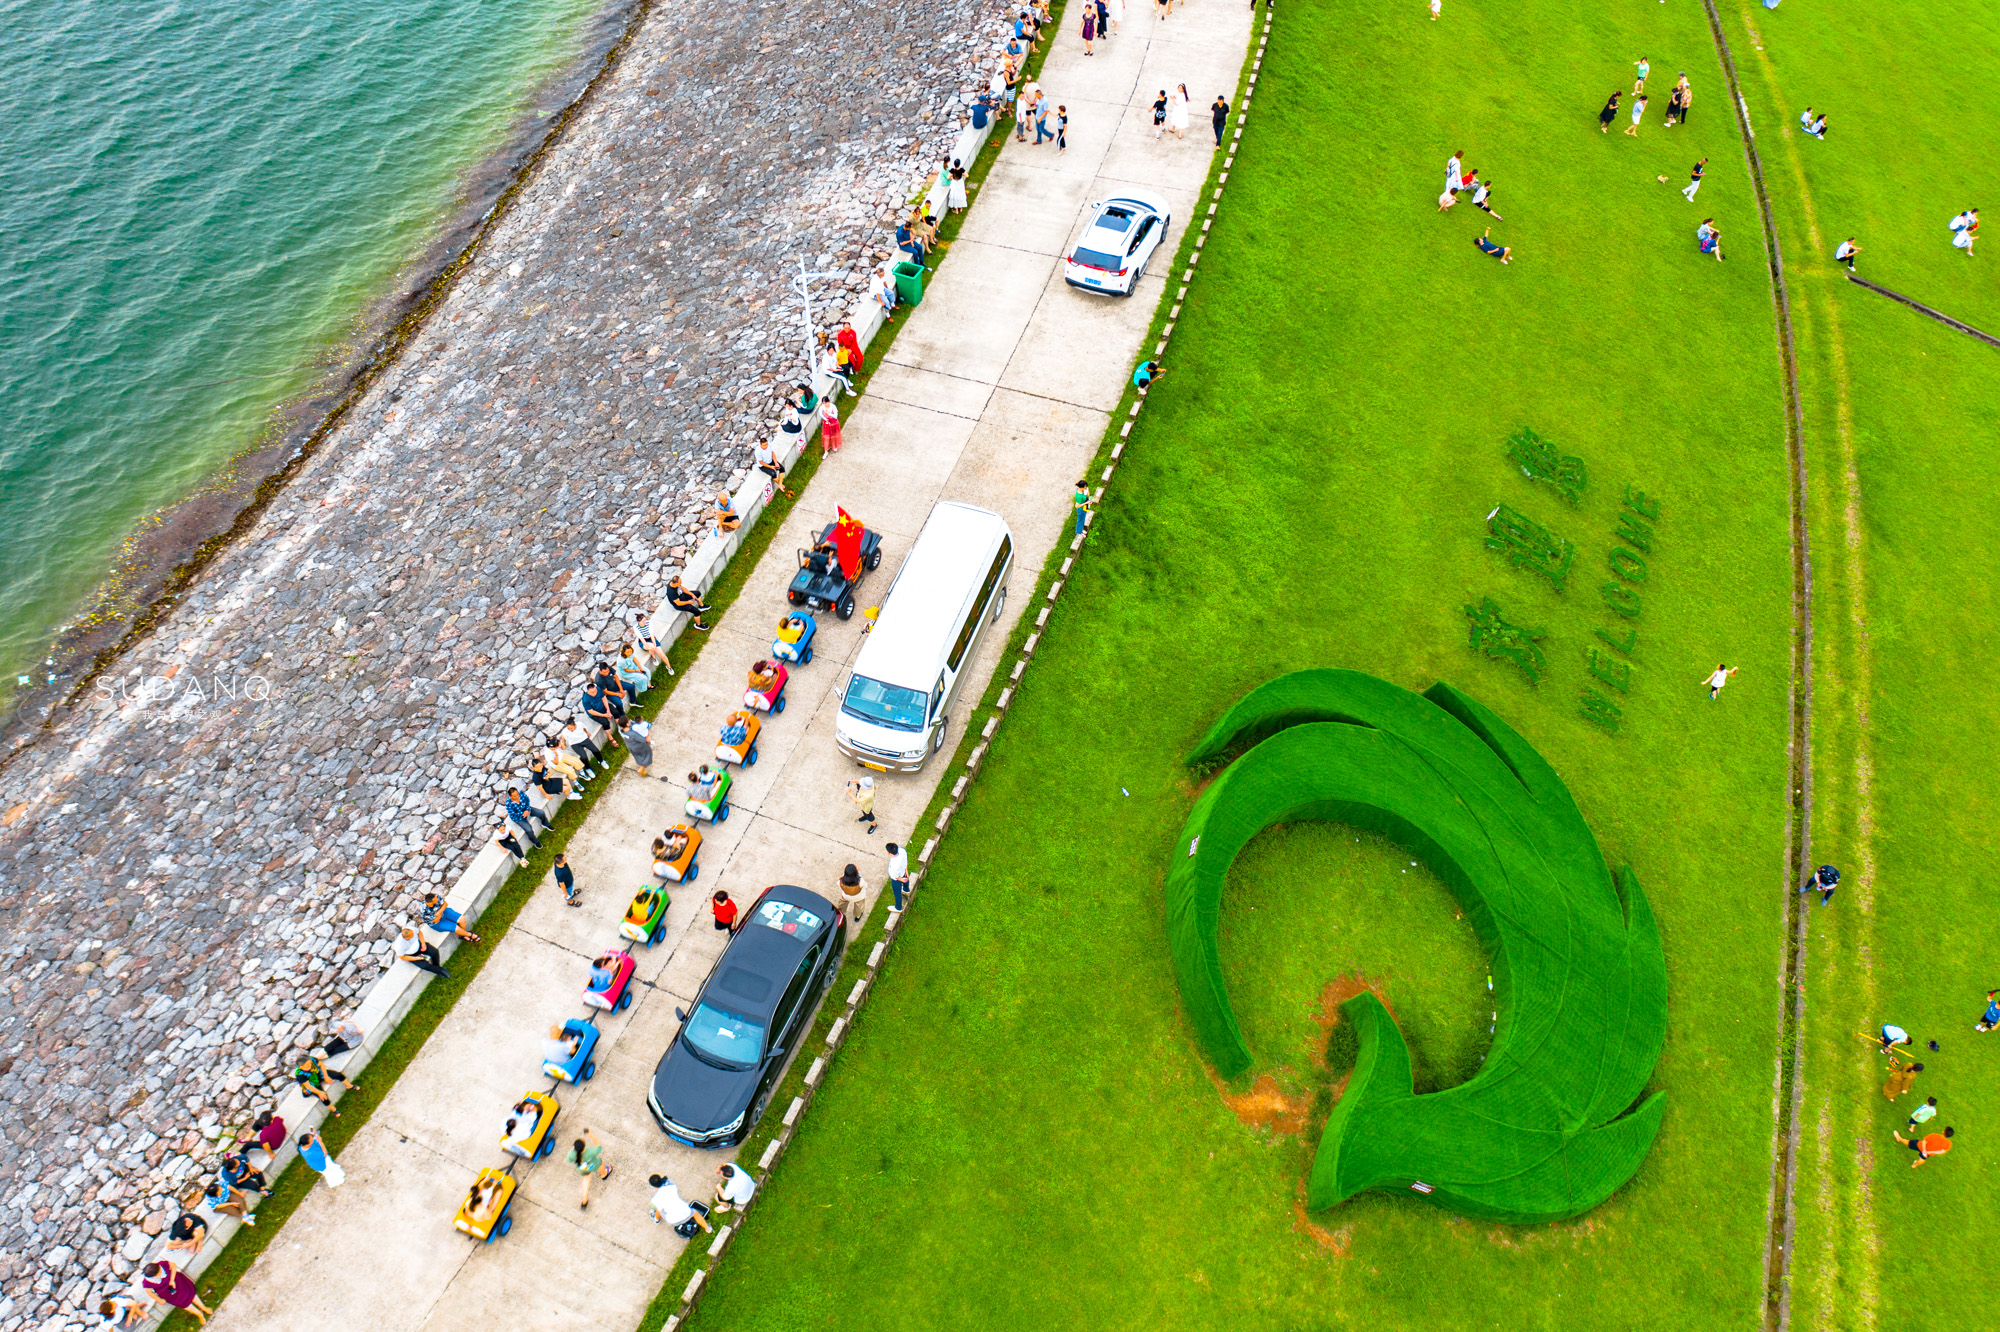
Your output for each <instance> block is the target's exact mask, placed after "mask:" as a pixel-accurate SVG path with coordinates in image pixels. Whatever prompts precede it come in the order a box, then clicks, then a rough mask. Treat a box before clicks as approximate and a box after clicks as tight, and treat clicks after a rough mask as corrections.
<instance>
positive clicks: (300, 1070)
mask: <svg viewBox="0 0 2000 1332" xmlns="http://www.w3.org/2000/svg"><path fill="white" fill-rule="evenodd" d="M405 933H408V931H405ZM329 1078H331V1079H332V1080H333V1081H335V1082H338V1083H340V1084H341V1085H342V1086H344V1087H346V1088H347V1090H349V1091H356V1090H358V1089H359V1088H360V1086H361V1084H360V1083H358V1082H349V1081H348V1080H347V1075H346V1074H345V1073H342V1072H340V1071H339V1070H338V1069H332V1068H328V1067H327V1066H326V1061H325V1060H324V1059H321V1058H320V1057H319V1056H318V1055H316V1054H308V1055H306V1056H305V1057H304V1058H303V1059H301V1060H299V1062H298V1064H297V1066H295V1067H294V1068H293V1069H292V1081H293V1082H294V1083H296V1084H298V1089H299V1090H300V1091H302V1092H304V1093H305V1094H306V1095H307V1096H310V1097H312V1098H313V1099H314V1100H316V1101H318V1102H319V1103H320V1104H321V1105H323V1106H325V1107H326V1108H327V1109H328V1110H331V1111H332V1112H333V1117H334V1118H335V1119H338V1118H340V1111H339V1110H337V1109H335V1108H334V1104H333V1098H332V1097H331V1096H329V1095H327V1091H326V1084H327V1079H329Z"/></svg>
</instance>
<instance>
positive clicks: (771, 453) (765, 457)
mask: <svg viewBox="0 0 2000 1332" xmlns="http://www.w3.org/2000/svg"><path fill="white" fill-rule="evenodd" d="M750 460H751V462H752V463H754V464H755V465H756V468H757V470H758V471H760V472H762V473H763V474H764V475H765V476H768V477H770V478H771V484H772V485H773V486H775V487H777V489H778V491H779V492H780V493H781V494H783V495H784V497H785V498H786V499H791V498H792V496H793V491H792V489H791V487H789V486H787V485H786V484H785V465H784V464H783V463H781V462H779V461H778V451H777V450H776V449H774V448H772V447H771V441H770V440H768V439H760V440H758V441H757V444H756V447H754V448H752V449H751V450H750Z"/></svg>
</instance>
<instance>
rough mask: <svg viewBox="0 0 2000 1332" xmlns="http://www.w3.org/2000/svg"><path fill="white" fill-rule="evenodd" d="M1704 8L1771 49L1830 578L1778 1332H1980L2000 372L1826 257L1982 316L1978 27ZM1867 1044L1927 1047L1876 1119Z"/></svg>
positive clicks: (1772, 147) (1992, 359)
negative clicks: (1802, 129) (1921, 1125)
mask: <svg viewBox="0 0 2000 1332" xmlns="http://www.w3.org/2000/svg"><path fill="white" fill-rule="evenodd" d="M1725 12H1727V13H1730V20H1729V21H1730V24H1731V25H1732V26H1731V40H1732V42H1737V43H1740V44H1739V47H1738V49H1739V51H1741V50H1743V49H1745V48H1746V47H1748V48H1750V49H1754V47H1756V46H1758V45H1761V46H1762V47H1763V48H1764V49H1763V51H1762V52H1761V53H1760V54H1759V60H1760V62H1761V63H1762V65H1763V68H1764V70H1765V73H1764V75H1763V76H1762V77H1759V78H1752V79H1750V81H1749V86H1748V89H1747V91H1748V95H1749V96H1750V99H1751V103H1752V113H1753V115H1754V116H1755V117H1756V118H1757V123H1758V124H1759V126H1760V127H1763V142H1764V144H1765V148H1766V153H1767V155H1775V154H1777V153H1778V152H1780V151H1782V152H1783V153H1784V154H1785V156H1786V158H1787V159H1788V160H1789V161H1790V162H1791V163H1792V172H1791V182H1790V183H1791V186H1792V187H1791V188H1789V189H1776V188H1774V191H1773V198H1774V202H1775V203H1776V205H1777V207H1778V211H1779V216H1780V225H1781V227H1782V228H1783V229H1784V244H1785V247H1786V253H1787V256H1788V257H1793V256H1796V257H1795V258H1793V262H1792V264H1791V267H1792V271H1793V273H1794V279H1793V292H1794V296H1795V299H1796V300H1797V301H1798V303H1799V305H1800V306H1801V308H1802V309H1803V310H1804V312H1805V317H1804V318H1802V320H1801V322H1800V328H1799V339H1800V357H1801V378H1802V382H1803V385H1804V387H1805V389H1806V403H1807V410H1808V413H1809V421H1808V426H1809V429H1808V440H1809V442H1810V443H1811V446H1812V448H1813V449H1814V461H1813V466H1814V470H1815V472H1816V473H1817V474H1818V475H1819V476H1821V477H1824V478H1825V482H1824V484H1822V486H1821V487H1820V489H1819V491H1818V494H1817V496H1816V498H1817V500H1818V503H1817V505H1816V508H1815V512H1814V515H1813V521H1814V536H1815V542H1816V545H1817V547H1818V548H1820V549H1822V550H1825V551H1828V552H1829V553H1830V554H1835V555H1837V556H1838V559H1837V561H1836V560H1829V561H1826V562H1823V564H1822V568H1821V570H1820V573H1821V576H1822V579H1823V580H1826V581H1825V582H1824V586H1825V588H1826V593H1827V595H1826V597H1825V600H1824V601H1823V604H1822V609H1821V614H1820V616H1819V637H1820V643H1821V652H1820V663H1819V678H1820V682H1821V693H1820V700H1819V702H1820V706H1819V713H1820V731H1819V734H1820V740H1821V743H1820V749H1819V758H1818V765H1817V769H1816V787H1817V791H1816V806H1817V811H1818V812H1817V815H1816V817H1817V818H1818V820H1819V822H1820V832H1819V836H1818V838H1817V841H1818V843H1819V845H1820V848H1821V849H1822V852H1823V854H1821V855H1820V856H1819V857H1817V858H1819V859H1826V860H1834V861H1836V862H1840V863H1843V864H1851V865H1854V866H1856V867H1857V868H1858V869H1859V870H1860V873H1858V874H1857V875H1855V877H1856V879H1857V882H1855V883H1854V885H1853V889H1852V891H1851V892H1843V894H1842V895H1841V897H1840V898H1837V899H1836V901H1835V904H1834V906H1833V907H1832V908H1831V909H1830V910H1827V911H1825V912H1821V913H1818V914H1817V915H1816V917H1815V921H1814V926H1813V938H1812V941H1811V943H1812V950H1813V951H1812V960H1811V964H1810V967H1809V970H1808V974H1807V987H1808V990H1807V993H1808V1024H1807V1041H1808V1045H1807V1054H1806V1068H1807V1077H1806V1094H1807V1107H1806V1115H1805V1117H1804V1129H1805V1142H1804V1144H1803V1149H1802V1167H1803V1169H1802V1173H1801V1178H1800V1188H1799V1208H1798V1221H1799V1231H1798V1239H1797V1246H1796V1252H1795V1258H1794V1290H1793V1324H1794V1326H1798V1327H1808V1326H1811V1327H1821V1326H1824V1327H1869V1326H1880V1327H1900V1326H1908V1325H1911V1324H1913V1323H1915V1322H1918V1321H1922V1322H1924V1323H1926V1324H1927V1325H1933V1326H1938V1327H1951V1328H1957V1327H1972V1326H1977V1325H1978V1323H1979V1320H1980V1317H1981V1315H1982V1314H1983V1312H1984V1309H1985V1306H1986V1304H1988V1303H1990V1301H1989V1300H1988V1299H1987V1298H1986V1297H1985V1296H1984V1295H1982V1294H1981V1291H1982V1290H1983V1289H1984V1285H1983V1279H1982V1277H1981V1276H1980V1275H1979V1274H1978V1272H1977V1268H1976V1265H1975V1264H1969V1263H1966V1262H1965V1261H1964V1260H1963V1255H1964V1254H1966V1253H1972V1252H1978V1251H1980V1250H1982V1249H1983V1248H1984V1247H1988V1246H1987V1245H1986V1244H1985V1243H1984V1242H1985V1241H1986V1240H1987V1239H1989V1238H1990V1237H1992V1236H1993V1234H1994V1232H1995V1228H1996V1222H1995V1220H1994V1218H1993V1215H1992V1210H1991V1207H1990V1206H1988V1205H1985V1199H1986V1197H1987V1195H1988V1194H1989V1193H1990V1181H1991V1179H1992V1170H1993V1168H1994V1165H1995V1164H1996V1162H2000V1149H1996V1147H1995V1145H1994V1144H1995V1141H1996V1134H1995V1131H1994V1130H1993V1129H1992V1128H1991V1127H1990V1126H1989V1124H1988V1121H1989V1119H1990V1112H1989V1109H1988V1107H1990V1106H1992V1105H1993V1104H1994V1103H1995V1098H1996V1096H2000V1038H1996V1037H1989V1036H1979V1035H1975V1034H1974V1033H1973V1032H1972V1030H1971V1028H1972V1023H1973V1020H1974V1018H1975V1017H1976V1016H1977V1015H1978V1011H1979V1008H1980V996H1981V995H1982V994H1983V993H1984V991H1985V989H1987V988H1988V987H1990V986H1993V985H1996V984H2000V970H1995V969H1994V967H1993V960H1994V958H1995V957H1996V954H2000V925H1996V924H1995V922H1993V920H1992V918H1991V914H1990V913H1987V912H1984V911H1982V910H1980V909H1979V904H1978V902H1977V900H1976V899H1975V898H1974V896H1973V894H1974V893H1975V892H1976V891H1977V886H1978V884H1979V882H1980V879H1981V876H1982V875H1983V874H1984V872H1985V863H1984V862H1985V861H1986V860H1987V859H1988V858H1989V847H1988V844H1987V839H1986V837H1985V829H1986V828H1987V827H1988V826H1990V823H1991V816H1992V813H1993V811H1994V808H1995V804H1996V794H2000V792H1997V791H1996V781H1995V778H1994V776H1993V775H1992V773H1991V771H1990V764H1989V763H1988V762H1987V761H1986V754H1987V751H1988V750H1989V749H1990V748H1991V742H1992V737H1993V736H1994V735H1995V734H1996V731H2000V709H1996V705H1995V702H1994V700H1993V698H1992V697H1991V694H1990V690H1989V689H1988V688H1987V687H1986V682H1987V681H1988V680H1989V679H1990V678H1991V669H1992V668H1991V665H1990V648H1991V645H1992V641H1993V638H1994V630H1993V625H1994V616H1995V611H1996V609H1997V608H1996V605H1995V597H1994V594H1993V592H1992V589H1991V581H1990V576H1989V574H1988V572H1987V571H1988V570H1990V568H1991V565H1992V557H1993V555H1994V553H1995V552H1994V550H1993V545H1994V542H1993V540H1992V538H1991V537H1990V536H1989V534H1988V532H1987V528H1988V526H1989V525H1990V523H1989V521H1988V519H1987V518H1986V516H1985V515H1986V510H1987V509H1988V508H1989V507H1990V500H1989V497H1990V493H1991V480H1990V478H1991V474H1992V470H1993V454H1994V448H1993V443H1992V426H1991V420H1990V416H1991V413H1990V409H1989V408H1988V406H1987V404H1988V403H1990V401H1991V398H1992V395H1993V390H1994V386H1995V383H1996V379H2000V359H1996V358H2000V353H1996V352H1995V351H1994V349H1993V348H1991V347H1989V346H1986V345H1984V344H1982V343H1979V342H1977V341H1975V340H1974V339H1972V338H1969V337H1967V336H1966V335H1964V334H1962V333H1958V332H1955V331H1953V330H1951V329H1949V328H1946V327H1944V326H1942V325H1940V324H1937V323H1935V322H1934V321H1932V320H1929V319H1927V318H1924V317H1923V316H1922V315H1920V314H1918V313H1916V312H1914V311H1911V310H1908V309H1905V308H1903V307H1901V306H1899V305H1896V304H1895V303H1893V302H1890V301H1888V300H1886V299H1884V298H1883V297H1881V296H1878V295H1876V294H1874V293H1872V292H1868V291H1865V290H1862V289H1859V288H1856V287H1854V286H1853V285H1852V284H1850V283H1848V282H1847V281H1846V280H1845V270H1844V269H1843V268H1838V267H1835V266H1834V265H1833V264H1832V262H1831V255H1832V251H1833V247H1834V246H1835V245H1837V244H1838V243H1839V242H1840V241H1841V240H1842V239H1844V238H1845V237H1847V236H1854V237H1856V238H1857V239H1858V240H1859V242H1860V243H1861V245H1862V246H1863V247H1864V248H1863V251H1862V254H1861V258H1860V262H1859V265H1858V268H1859V271H1860V272H1861V273H1862V275H1864V276H1866V277H1870V278H1872V279H1874V280H1876V281H1879V282H1881V283H1883V284H1884V285H1886V286H1889V287H1891V288H1894V289H1895V290H1897V291H1901V292H1904V293H1906V294H1908V295H1910V296H1912V297H1914V298H1916V299H1918V300H1921V301H1924V302H1925V303H1927V304H1930V305H1933V306H1935V307H1936V308H1938V309H1940V310H1943V311H1945V312H1946V313H1948V314H1951V315H1954V316H1956V317H1958V318H1960V319H1964V320H1966V321H1967V322H1968V323H1971V324H1974V325H1975V326H1980V327H1987V326H1989V325H1990V324H1992V323H1993V322H1994V321H1996V320H2000V293H1996V290H1995V284H1994V281H1993V279H1992V277H1991V276H1990V274H1987V273H1986V270H1985V265H1986V264H1987V263H1988V257H1987V256H1985V255H1979V254H1975V256H1974V257H1973V258H1971V259H1967V257H1966V256H1965V254H1964V252H1963V251H1960V250H1956V249H1953V248H1952V247H1951V244H1950V234H1949V232H1948V231H1947V229H1946V226H1945V223H1946V220H1947V219H1948V218H1950V217H1951V216H1952V215H1953V214H1955V213H1957V212H1958V211H1959V210H1960V209H1962V208H1965V207H1967V206H1978V205H1979V204H1980V203H1981V197H1980V194H1979V186H1980V182H1981V181H1982V180H1983V179H1984V175H1985V172H1984V165H1985V158H1986V156H1987V155H1988V145H1989V144H1990V143H1991V141H1992V138H1993V131H1994V128H1995V126H1994V120H1995V116H1994V114H1993V113H1992V111H1991V110H1990V108H1988V107H1987V106H1985V105H1984V104H1983V103H1982V102H1980V101H1979V100H1978V99H1968V98H1965V97H1964V96H1962V94H1961V91H1960V88H1961V81H1962V71H1963V70H1965V69H1969V68H1978V67H1979V64H1980V60H1981V58H1982V57H1988V58H1990V57H1992V56H1993V55H1995V54H2000V14H1996V13H1995V12H1993V11H1992V10H1990V9H1972V10H1966V11H1964V12H1960V13H1951V12H1947V11H1927V10H1923V9H1919V8H1910V7H1901V6H1899V7H1895V8H1892V9H1890V10H1887V11H1871V12H1870V13H1869V14H1868V15H1867V16H1866V18H1865V20H1864V21H1863V22H1861V24H1860V26H1859V27H1857V26H1856V25H1855V23H1853V22H1848V21H1843V20H1841V19H1839V18H1837V17H1835V16H1832V15H1827V14H1823V13H1814V12H1812V11H1811V10H1810V9H1805V8H1796V7H1786V8H1782V9H1780V10H1777V11H1769V12H1767V11H1764V10H1762V9H1761V8H1757V9H1754V10H1753V9H1750V8H1748V7H1747V6H1745V7H1741V8H1740V9H1735V10H1733V12H1732V10H1731V9H1728V8H1726V10H1725ZM1739 33H1740V34H1741V36H1740V37H1739V36H1738V34H1739ZM1857 39H1858V40H1857ZM1808 104H1810V105H1812V106H1814V107H1815V108H1817V109H1820V110H1824V111H1825V112H1826V113H1827V115H1828V118H1829V132H1828V135H1827V138H1826V139H1825V141H1823V142H1822V141H1819V140H1814V139H1810V138H1807V137H1805V136H1803V135H1802V134H1800V133H1799V132H1798V128H1797V117H1798V114H1799V113H1800V112H1801V111H1802V110H1804V108H1805V106H1806V105H1808ZM1871 866H1872V872H1870V867H1871ZM1883 1021H1893V1022H1896V1023H1898V1024H1900V1025H1902V1026H1904V1027H1906V1028H1908V1029H1909V1030H1910V1031H1911V1032H1912V1033H1914V1034H1916V1035H1917V1036H1918V1037H1919V1039H1920V1040H1924V1041H1928V1040H1930V1039H1932V1038H1936V1039H1938V1041H1939V1043H1940V1045H1941V1047H1942V1049H1941V1050H1940V1051H1939V1052H1938V1053H1936V1054H1933V1053H1931V1052H1930V1051H1928V1050H1922V1051H1920V1052H1919V1057H1920V1058H1921V1059H1922V1060H1923V1062H1924V1063H1925V1065H1926V1070H1925V1073H1924V1074H1923V1075H1922V1076H1920V1077H1919V1079H1918V1086H1917V1090H1916V1092H1915V1093H1913V1094H1912V1095H1911V1096H1906V1097H1905V1098H1904V1099H1903V1101H1901V1102H1898V1103H1897V1104H1896V1105H1894V1106H1892V1105H1890V1104H1889V1103H1888V1102H1886V1101H1884V1100H1883V1099H1882V1097H1881V1096H1880V1095H1879V1094H1878V1089H1879V1087H1880V1085H1881V1083H1882V1081H1883V1070H1882V1061H1881V1060H1880V1059H1879V1058H1875V1057H1872V1056H1870V1054H1869V1053H1868V1049H1867V1047H1866V1046H1865V1045H1864V1044H1863V1043H1862V1042H1861V1041H1860V1040H1858V1039H1857V1033H1858V1032H1860V1031H1863V1030H1868V1029H1871V1028H1872V1027H1873V1026H1876V1025H1879V1024H1880V1023H1881V1022H1883ZM1929 1095H1935V1096H1937V1097H1938V1099H1939V1105H1940V1108H1941V1111H1942V1113H1941V1115H1940V1118H1939V1120H1938V1121H1937V1123H1938V1124H1945V1123H1950V1124H1953V1125H1954V1126H1955V1127H1956V1128H1957V1129H1958V1137H1957V1138H1956V1139H1955V1145H1954V1147H1953V1150H1952V1152H1951V1154H1950V1155H1948V1156H1946V1157H1944V1158H1943V1159H1941V1160H1939V1161H1937V1162H1935V1163H1933V1164H1931V1165H1927V1166H1926V1167H1924V1168H1923V1169H1921V1170H1916V1171H1912V1170H1911V1169H1910V1161H1911V1160H1912V1159H1914V1158H1912V1157H1911V1156H1910V1154H1909V1153H1908V1152H1907V1151H1905V1150H1904V1149H1902V1148H1900V1147H1898V1146H1897V1144H1896V1142H1895V1140H1894V1139H1893V1138H1892V1137H1891V1136H1890V1134H1891V1132H1892V1131H1894V1130H1899V1129H1902V1128H1903V1126H1904V1122H1905V1119H1906V1117H1907V1115H1908V1113H1909V1109H1910V1108H1911V1103H1912V1102H1913V1101H1914V1100H1918V1099H1921V1098H1922V1097H1923V1096H1929ZM1943 1236H1950V1237H1951V1242H1950V1243H1949V1244H1944V1245H1941V1244H1940V1243H1939V1240H1940V1238H1941V1237H1943Z"/></svg>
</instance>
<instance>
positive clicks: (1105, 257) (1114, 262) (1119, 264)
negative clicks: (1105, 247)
mask: <svg viewBox="0 0 2000 1332" xmlns="http://www.w3.org/2000/svg"><path fill="white" fill-rule="evenodd" d="M1070 261H1071V262H1072V263H1079V264H1083V265H1085V266H1086V267H1089V268H1101V269H1103V270H1104V271H1105V272H1107V273H1116V272H1117V271H1118V270H1119V269H1121V268H1123V267H1125V261H1124V260H1123V259H1122V258H1120V257H1119V256H1118V255H1115V254H1105V253H1103V252H1101V251H1098V250H1092V249H1089V248H1087V247H1085V246H1082V245H1079V246H1077V247H1076V250H1075V252H1074V253H1072V254H1071V255H1070Z"/></svg>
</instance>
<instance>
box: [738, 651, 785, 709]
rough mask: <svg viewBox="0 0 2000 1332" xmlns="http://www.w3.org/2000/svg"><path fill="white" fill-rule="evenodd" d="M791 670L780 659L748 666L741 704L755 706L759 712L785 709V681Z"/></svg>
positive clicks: (748, 706) (747, 706)
mask: <svg viewBox="0 0 2000 1332" xmlns="http://www.w3.org/2000/svg"><path fill="white" fill-rule="evenodd" d="M790 678H791V672H790V671H787V670H786V669H785V663H784V662H782V661H770V660H765V661H760V662H758V663H757V664H756V665H755V666H752V667H751V668H750V677H749V679H748V680H747V681H745V687H744V690H743V706H744V707H746V708H755V709H757V711H759V712H783V711H784V710H785V681H786V680H788V679H790Z"/></svg>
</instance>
